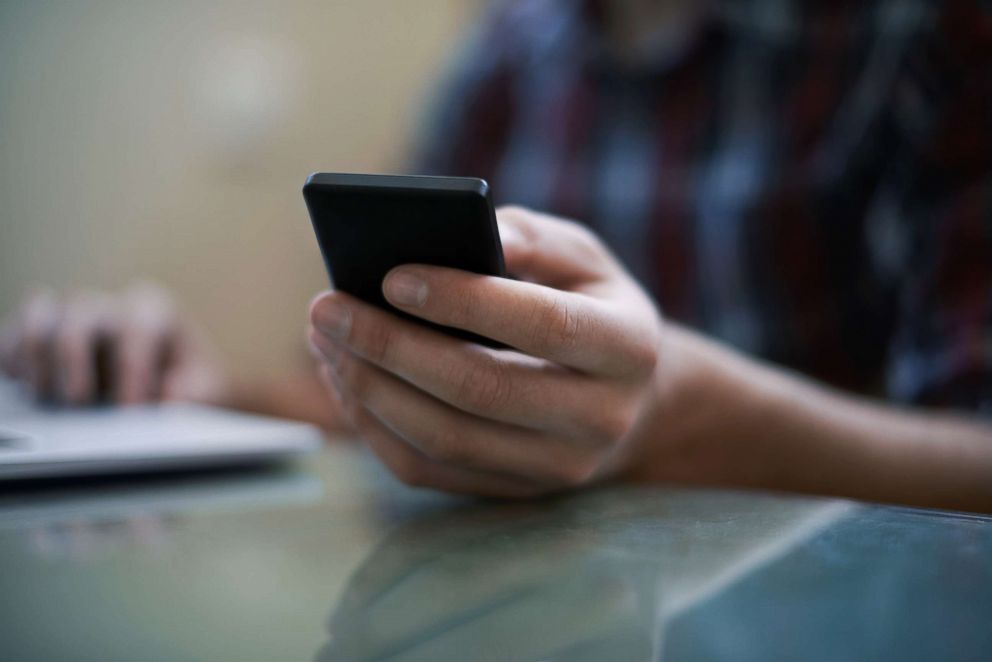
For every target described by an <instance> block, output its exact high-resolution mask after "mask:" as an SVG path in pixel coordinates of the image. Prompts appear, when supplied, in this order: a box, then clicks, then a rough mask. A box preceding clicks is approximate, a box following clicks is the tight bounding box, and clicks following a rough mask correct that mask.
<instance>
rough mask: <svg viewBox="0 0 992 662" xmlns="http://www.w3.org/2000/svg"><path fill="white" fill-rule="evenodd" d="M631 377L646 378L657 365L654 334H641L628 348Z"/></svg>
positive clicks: (652, 372)
mask: <svg viewBox="0 0 992 662" xmlns="http://www.w3.org/2000/svg"><path fill="white" fill-rule="evenodd" d="M630 360H631V366H632V368H633V371H632V372H633V377H635V378H637V379H643V378H646V377H648V376H650V375H652V374H654V371H655V370H656V369H657V367H658V349H657V342H655V339H654V334H647V333H646V334H643V335H642V336H641V337H639V338H638V340H637V341H636V342H635V343H634V345H633V347H631V349H630Z"/></svg>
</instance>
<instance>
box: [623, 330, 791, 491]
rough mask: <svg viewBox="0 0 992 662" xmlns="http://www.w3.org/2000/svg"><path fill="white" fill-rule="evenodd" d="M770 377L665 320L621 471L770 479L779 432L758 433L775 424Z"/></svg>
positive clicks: (757, 481) (718, 481)
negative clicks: (643, 408) (654, 368)
mask: <svg viewBox="0 0 992 662" xmlns="http://www.w3.org/2000/svg"><path fill="white" fill-rule="evenodd" d="M777 379H779V380H780V379H782V378H781V377H778V376H777V375H775V374H774V372H773V371H771V370H768V369H767V368H764V367H763V366H761V365H760V364H758V363H756V362H754V361H751V360H749V359H747V358H745V357H743V356H741V355H740V354H738V353H737V352H735V351H733V350H731V349H728V348H725V347H723V346H721V345H719V344H717V343H715V342H713V341H710V340H708V339H706V338H704V337H703V336H701V335H700V334H698V333H695V332H693V331H691V330H689V329H685V328H682V327H679V326H676V325H672V324H669V325H667V326H666V328H665V332H664V334H663V339H662V341H661V347H660V350H659V365H658V370H657V371H656V373H655V377H654V384H653V388H652V393H651V396H650V398H649V405H648V406H647V408H646V414H645V421H644V423H643V424H642V425H641V426H639V429H638V431H637V432H638V435H637V438H636V440H635V441H634V443H633V444H632V445H633V447H634V449H635V450H634V452H633V455H634V456H635V457H633V458H632V459H633V461H631V462H630V463H629V464H628V466H629V467H630V468H629V470H628V471H627V474H628V475H629V476H630V477H631V478H634V479H638V480H652V481H657V480H662V481H668V482H676V483H687V484H697V485H724V486H737V487H761V486H767V485H769V484H772V483H774V476H775V475H776V474H778V473H780V472H781V468H780V466H779V465H780V464H781V461H782V453H781V450H780V449H776V447H775V446H776V444H777V443H779V441H780V439H781V436H780V435H776V434H769V435H765V434H764V433H765V432H769V431H770V427H772V426H774V424H775V423H774V421H773V419H774V416H775V413H776V407H777V405H776V404H775V401H776V399H777V398H776V396H775V395H774V393H775V391H776V389H777V388H778V385H777V384H776V380H777ZM785 379H787V378H785Z"/></svg>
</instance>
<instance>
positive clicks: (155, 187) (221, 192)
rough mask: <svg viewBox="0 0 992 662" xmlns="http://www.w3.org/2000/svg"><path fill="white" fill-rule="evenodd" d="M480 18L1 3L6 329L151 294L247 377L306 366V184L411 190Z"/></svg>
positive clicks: (0, 261) (315, 258)
mask: <svg viewBox="0 0 992 662" xmlns="http://www.w3.org/2000/svg"><path fill="white" fill-rule="evenodd" d="M482 4H483V2H482V0H471V1H470V0H417V2H409V1H408V0H340V1H334V0H287V1H283V2H279V3H274V2H270V1H269V2H263V1H256V0H210V1H209V2H186V1H182V2H152V1H150V0H140V1H134V0H128V1H124V0H106V1H88V2H77V1H74V0H55V1H46V0H41V1H39V0H2V2H0V203H2V211H0V315H2V314H3V313H5V312H7V311H9V310H10V309H11V308H12V307H13V306H14V305H16V303H17V301H18V300H19V299H20V297H21V295H22V294H23V293H24V292H25V290H26V289H27V288H29V287H32V286H36V285H50V286H52V287H54V288H56V289H57V290H58V291H60V292H66V291H72V290H76V289H83V288H90V287H93V288H104V289H107V288H109V289H119V288H120V287H122V286H123V285H124V284H126V283H127V282H129V281H130V280H132V279H134V278H135V277H139V276H147V277H149V278H152V279H156V280H159V281H161V282H163V283H164V284H166V285H167V286H169V287H171V288H172V289H173V290H174V291H175V292H176V294H177V296H178V298H179V300H180V301H181V302H182V304H183V306H184V308H185V309H186V310H187V311H188V312H189V313H190V315H191V316H192V317H193V318H195V319H196V320H197V321H199V322H201V323H202V324H203V325H204V326H205V327H206V330H207V331H208V332H209V334H210V335H211V337H212V338H213V339H214V340H215V341H216V342H217V344H218V345H219V346H220V347H221V348H222V349H223V350H224V351H225V353H226V357H227V359H228V362H229V364H230V368H231V370H232V372H233V374H234V375H237V376H243V377H253V376H257V375H260V374H264V373H269V372H271V371H272V370H279V369H280V368H282V369H284V368H285V366H286V362H287V361H299V356H300V354H301V352H302V349H301V347H302V342H301V339H302V334H303V325H304V320H305V316H306V305H307V302H308V301H309V299H310V297H311V296H313V294H314V293H316V292H317V291H318V290H319V289H321V288H323V287H325V286H326V276H325V274H324V270H323V266H322V264H321V261H320V256H319V253H318V250H317V246H316V243H315V242H314V239H313V235H312V232H311V229H310V223H309V219H308V216H307V213H306V209H305V207H304V204H303V200H302V198H301V196H300V188H301V187H302V185H303V181H304V179H305V178H306V176H307V175H308V174H309V173H310V172H313V171H317V170H343V171H355V172H391V171H392V172H395V171H399V170H402V169H403V164H404V159H405V158H406V156H407V154H408V153H409V148H410V145H411V143H412V141H413V140H414V138H415V132H416V130H417V126H418V123H419V122H420V121H421V120H422V117H423V105H424V103H425V102H426V100H427V99H429V97H430V96H431V93H432V90H433V87H434V85H436V84H437V82H438V79H439V78H440V76H441V75H443V71H444V67H445V64H446V62H447V60H448V59H449V58H450V56H451V54H452V52H453V50H454V48H455V47H456V45H457V43H458V42H459V40H460V38H461V36H462V33H463V31H464V30H465V29H466V27H467V26H468V25H469V24H470V23H471V21H472V20H473V19H474V18H475V16H476V15H477V13H478V11H479V10H480V8H481V5H482Z"/></svg>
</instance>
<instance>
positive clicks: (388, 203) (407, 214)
mask: <svg viewBox="0 0 992 662" xmlns="http://www.w3.org/2000/svg"><path fill="white" fill-rule="evenodd" d="M303 198H304V200H306V203H307V209H308V210H309V212H310V220H311V221H312V223H313V229H314V232H315V233H316V235H317V243H318V244H319V245H320V252H321V254H322V255H323V258H324V264H325V266H326V267H327V273H328V276H329V277H330V280H331V285H332V286H333V287H334V288H336V289H339V290H341V291H343V292H347V293H348V294H350V295H352V296H354V297H357V298H359V299H361V300H363V301H366V302H368V303H370V304H372V305H374V306H378V307H379V308H382V309H384V310H388V311H390V312H392V313H395V314H397V315H399V316H401V317H403V318H405V319H409V320H413V321H416V322H418V323H420V324H423V325H426V326H429V327H432V328H435V329H438V330H441V331H444V332H446V333H449V334H451V335H453V336H455V337H458V338H462V339H465V340H471V341H473V342H478V343H482V344H485V345H488V346H491V347H496V346H500V345H499V344H498V343H495V342H494V341H492V340H490V339H488V338H482V337H481V336H478V335H476V334H474V333H469V332H466V331H462V330H460V329H452V328H450V327H442V326H441V325H438V324H434V323H431V322H427V321H425V320H422V319H420V318H418V317H414V316H412V315H408V314H406V313H404V312H403V311H400V310H398V309H396V308H394V307H393V306H392V305H390V304H389V303H388V302H387V301H386V299H385V297H384V296H383V294H382V280H383V278H384V277H385V276H386V274H387V273H388V272H389V270H390V269H392V268H393V267H396V266H399V265H401V264H411V263H417V264H432V265H439V266H444V267H451V268H454V269H462V270H464V271H472V272H475V273H479V274H485V275H489V276H501V277H505V276H506V266H505V263H504V262H503V248H502V246H501V244H500V241H499V228H498V227H497V225H496V214H495V212H494V211H493V203H492V196H491V195H490V193H489V185H488V184H487V183H486V182H485V181H484V180H482V179H474V178H470V177H422V176H402V175H360V174H346V173H323V172H322V173H314V174H312V175H310V177H308V178H307V181H306V184H304V185H303Z"/></svg>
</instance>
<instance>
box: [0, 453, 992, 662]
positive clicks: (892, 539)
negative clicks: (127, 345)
mask: <svg viewBox="0 0 992 662" xmlns="http://www.w3.org/2000/svg"><path fill="white" fill-rule="evenodd" d="M0 605H2V606H0V657H2V658H3V659H4V660H54V659H59V660H61V659H71V660H101V661H107V660H170V661H175V660H314V659H316V660H321V661H329V660H647V659H664V660H773V659H788V660H814V661H816V660H838V659H840V660H862V659H865V660H867V659H870V660H888V659H892V660H937V659H939V660H988V659H992V519H990V518H985V517H980V516H974V515H965V514H959V513H948V512H938V511H921V510H911V509H903V508H894V507H885V506H873V505H862V504H856V503H851V502H845V501H837V500H825V499H809V498H796V497H789V496H783V495H771V494H758V493H743V492H729V491H713V490H691V489H675V488H666V487H643V486H613V487H607V488H601V489H596V490H592V491H587V492H583V493H579V494H574V495H571V496H568V497H560V498H556V499H550V500H545V501H539V502H528V503H499V502H486V501H477V500H472V499H462V498H454V497H450V496H445V495H441V494H435V493H432V492H428V491H418V490H412V489H409V488H406V487H403V486H401V485H399V484H397V483H396V482H394V481H393V480H392V478H391V477H390V476H388V475H387V474H386V472H385V471H384V470H383V469H381V468H380V467H379V465H378V464H377V463H375V462H374V461H373V460H372V459H371V458H369V457H368V456H367V455H366V454H365V453H363V452H362V451H361V450H360V449H359V448H358V447H357V446H355V445H351V444H344V443H335V444H331V445H330V446H329V447H328V448H327V449H326V450H325V451H323V452H321V453H320V454H318V455H317V456H315V457H313V458H312V459H310V460H307V461H304V462H303V463H301V464H300V465H298V466H293V467H284V468H281V469H269V470H253V471H242V472H224V473H209V474H193V475H188V474H187V475H181V476H161V477H140V478H138V477H136V478H130V479H116V480H113V481H99V482H97V481H88V482H83V483H74V484H72V485H66V484H42V485H25V486H13V487H12V486H9V485H8V486H6V487H4V488H2V490H0Z"/></svg>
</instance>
